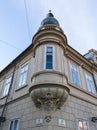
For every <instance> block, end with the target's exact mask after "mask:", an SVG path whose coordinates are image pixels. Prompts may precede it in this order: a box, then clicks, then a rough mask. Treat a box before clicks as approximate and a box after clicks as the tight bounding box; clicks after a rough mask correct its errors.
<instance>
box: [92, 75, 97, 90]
mask: <svg viewBox="0 0 97 130" xmlns="http://www.w3.org/2000/svg"><path fill="white" fill-rule="evenodd" d="M92 77H93V81H94V85H95V88H96V92H97V84H96V80H95V77H94V74H93V73H92Z"/></svg>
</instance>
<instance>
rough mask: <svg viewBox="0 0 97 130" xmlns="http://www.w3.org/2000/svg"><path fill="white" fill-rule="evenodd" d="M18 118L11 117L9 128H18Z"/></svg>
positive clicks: (10, 129) (14, 129)
mask: <svg viewBox="0 0 97 130" xmlns="http://www.w3.org/2000/svg"><path fill="white" fill-rule="evenodd" d="M19 121H20V120H19V119H13V120H11V121H10V125H9V130H19Z"/></svg>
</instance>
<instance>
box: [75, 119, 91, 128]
mask: <svg viewBox="0 0 97 130" xmlns="http://www.w3.org/2000/svg"><path fill="white" fill-rule="evenodd" d="M79 121H81V122H82V130H85V129H84V121H86V123H87V128H88V130H89V122H88V119H87V118H77V119H76V124H77V126H76V129H77V130H80V127H79Z"/></svg>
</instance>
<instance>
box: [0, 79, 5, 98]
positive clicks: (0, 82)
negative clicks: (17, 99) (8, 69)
mask: <svg viewBox="0 0 97 130" xmlns="http://www.w3.org/2000/svg"><path fill="white" fill-rule="evenodd" d="M3 84H4V80H2V81H0V97H1V96H2V89H3Z"/></svg>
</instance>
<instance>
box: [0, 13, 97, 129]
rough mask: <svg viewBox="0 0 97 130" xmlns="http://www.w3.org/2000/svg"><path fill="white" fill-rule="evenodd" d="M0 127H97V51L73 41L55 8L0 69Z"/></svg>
mask: <svg viewBox="0 0 97 130" xmlns="http://www.w3.org/2000/svg"><path fill="white" fill-rule="evenodd" d="M0 130H97V51H96V50H94V49H91V50H90V51H89V52H88V53H87V54H85V55H84V56H83V55H81V54H79V52H77V51H76V50H74V49H73V48H72V47H71V46H70V45H68V42H67V37H66V35H65V34H64V32H63V30H62V29H61V27H60V25H59V22H58V21H57V19H55V18H54V15H53V14H52V13H51V12H49V13H48V14H47V17H46V18H45V19H43V20H42V22H41V26H40V28H39V30H38V31H37V33H36V34H35V35H34V37H33V39H32V44H31V45H30V46H29V47H28V48H27V49H26V50H25V51H23V52H22V53H21V54H20V55H19V56H18V57H17V58H16V59H14V60H13V61H12V62H11V63H10V64H9V65H8V66H7V67H6V68H5V69H4V70H2V71H1V72H0Z"/></svg>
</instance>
